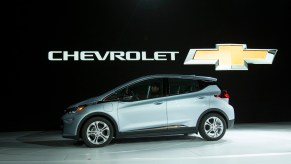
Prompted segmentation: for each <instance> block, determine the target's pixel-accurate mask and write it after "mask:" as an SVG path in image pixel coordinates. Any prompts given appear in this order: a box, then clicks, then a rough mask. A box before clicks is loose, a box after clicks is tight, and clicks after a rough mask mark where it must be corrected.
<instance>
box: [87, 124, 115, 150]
mask: <svg viewBox="0 0 291 164" xmlns="http://www.w3.org/2000/svg"><path fill="white" fill-rule="evenodd" d="M109 136H110V129H109V127H108V125H107V124H106V123H105V122H102V121H95V122H92V123H91V124H90V125H89V126H88V128H87V138H88V140H89V141H90V142H91V143H93V144H97V145H99V144H103V143H104V142H106V141H107V140H108V138H109Z"/></svg>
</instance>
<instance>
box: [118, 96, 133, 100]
mask: <svg viewBox="0 0 291 164" xmlns="http://www.w3.org/2000/svg"><path fill="white" fill-rule="evenodd" d="M132 98H133V96H124V97H122V98H121V101H131V100H132Z"/></svg>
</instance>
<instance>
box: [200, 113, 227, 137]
mask: <svg viewBox="0 0 291 164" xmlns="http://www.w3.org/2000/svg"><path fill="white" fill-rule="evenodd" d="M225 131H226V123H225V120H224V118H223V117H222V116H220V115H219V114H216V113H209V114H207V115H205V116H204V117H203V118H202V120H201V122H200V124H199V134H200V135H201V136H202V137H203V138H204V139H205V140H207V141H217V140H219V139H221V138H222V137H223V136H224V134H225Z"/></svg>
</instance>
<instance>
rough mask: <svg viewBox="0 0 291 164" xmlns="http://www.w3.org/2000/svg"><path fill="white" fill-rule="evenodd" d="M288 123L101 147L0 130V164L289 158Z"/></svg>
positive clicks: (53, 135)
mask: <svg viewBox="0 0 291 164" xmlns="http://www.w3.org/2000/svg"><path fill="white" fill-rule="evenodd" d="M290 161H291V122H287V123H266V124H237V125H235V127H234V128H233V129H229V130H228V131H227V132H226V134H225V136H224V138H223V139H221V140H220V141H215V142H209V141H204V140H203V139H201V137H200V136H199V135H194V134H193V135H190V136H183V135H180V136H163V137H151V138H135V139H119V140H113V141H112V143H111V144H110V145H108V146H106V147H103V148H87V147H86V146H85V145H84V144H83V143H82V142H80V141H79V142H76V141H74V140H69V139H63V138H62V137H61V134H60V132H58V131H49V132H43V131H38V132H37V131H33V132H7V133H0V163H5V164H8V163H27V164H28V163H29V164H34V163H42V164H46V163H78V164H79V163H98V164H102V163H118V164H119V163H120V164H129V163H130V164H131V163H132V164H136V163H139V164H143V163H159V164H164V163H165V164H166V163H167V164H170V163H175V164H176V163H179V162H182V163H183V164H184V163H191V164H193V163H215V164H220V163H221V164H222V163H223V164H225V163H232V164H233V163H244V164H245V163H264V164H268V163H272V164H274V163H278V164H283V163H290Z"/></svg>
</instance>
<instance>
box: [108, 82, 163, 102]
mask: <svg viewBox="0 0 291 164" xmlns="http://www.w3.org/2000/svg"><path fill="white" fill-rule="evenodd" d="M163 93H164V92H163V79H150V80H145V81H142V82H139V83H136V84H133V85H130V86H128V87H125V88H123V89H121V90H119V91H117V92H116V93H114V94H112V95H110V96H108V97H107V98H106V99H105V100H104V101H112V100H116V99H122V100H124V101H139V100H146V99H152V98H158V97H162V96H163Z"/></svg>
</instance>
